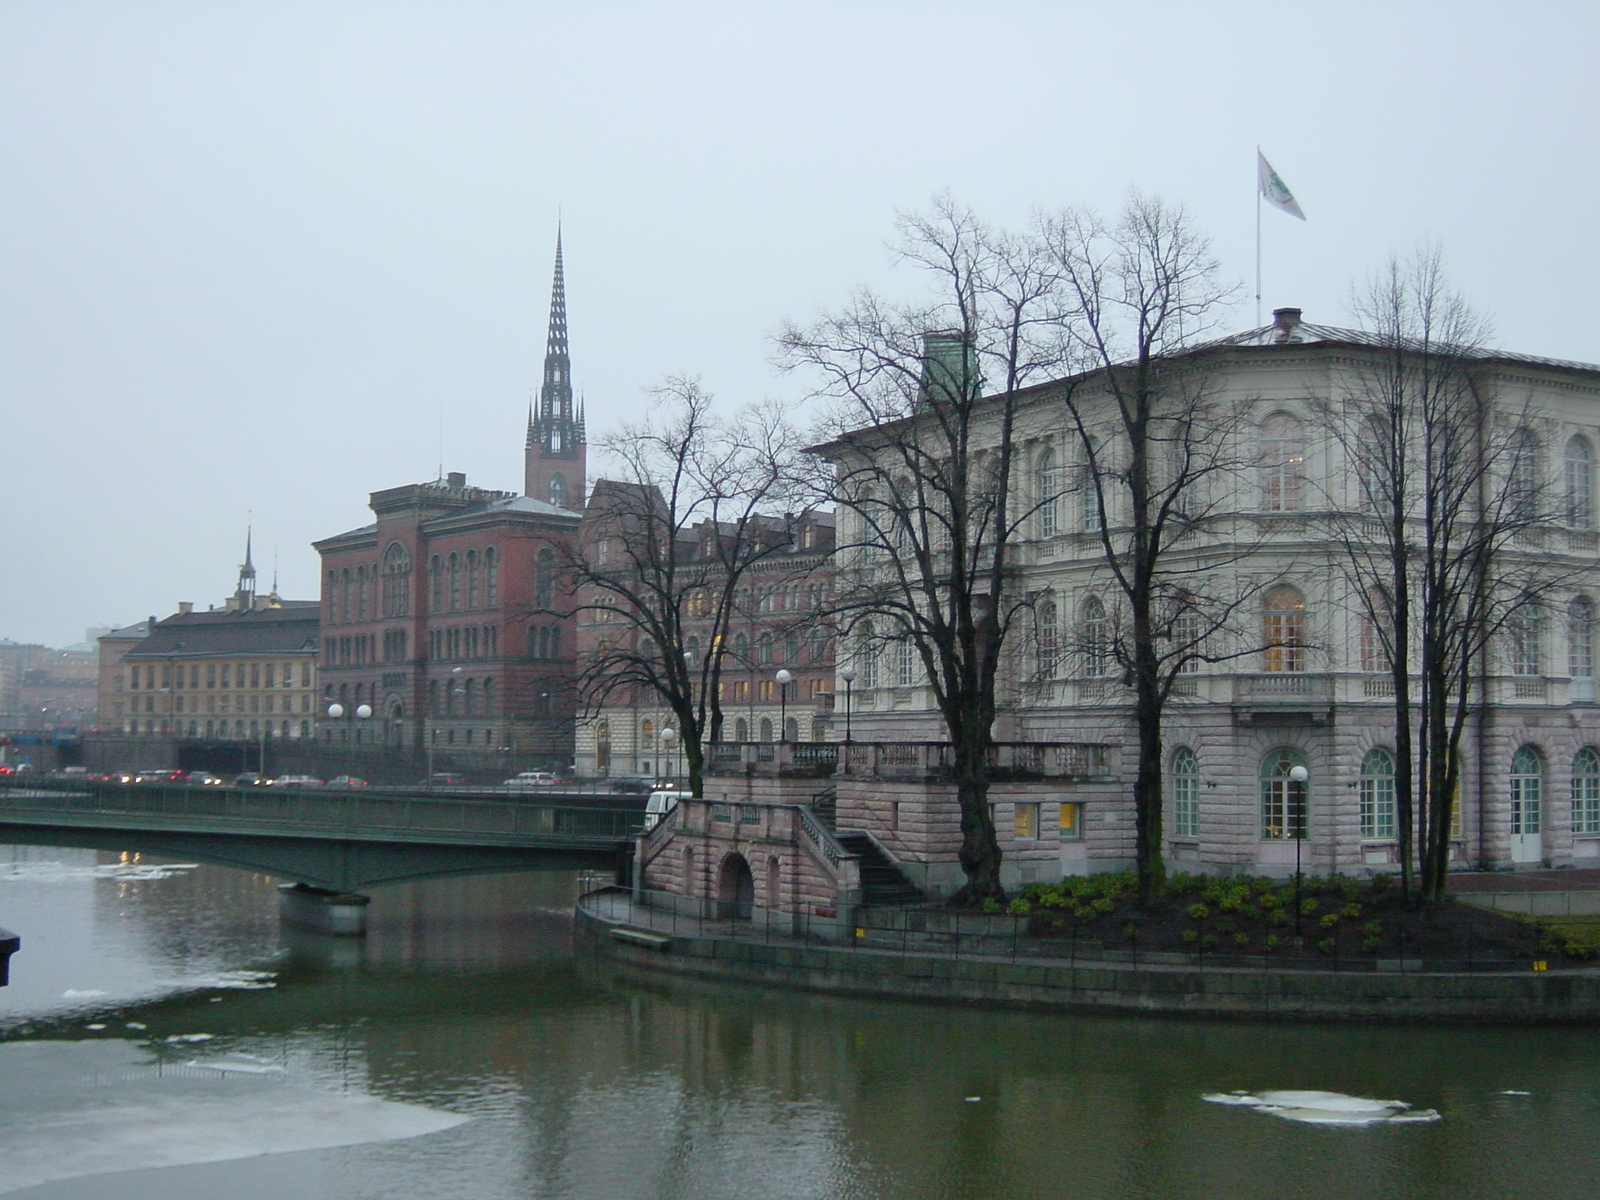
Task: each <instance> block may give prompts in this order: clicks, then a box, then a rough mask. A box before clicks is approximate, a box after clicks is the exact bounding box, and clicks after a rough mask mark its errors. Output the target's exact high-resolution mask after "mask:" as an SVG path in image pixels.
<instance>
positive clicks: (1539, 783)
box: [1511, 746, 1544, 835]
mask: <svg viewBox="0 0 1600 1200" xmlns="http://www.w3.org/2000/svg"><path fill="white" fill-rule="evenodd" d="M1543 831H1544V759H1542V758H1541V757H1540V756H1539V752H1538V751H1537V750H1535V749H1534V748H1533V747H1532V746H1521V747H1519V748H1518V749H1517V752H1516V753H1515V754H1513V755H1512V756H1511V832H1512V834H1514V835H1515V834H1529V833H1542V832H1543Z"/></svg>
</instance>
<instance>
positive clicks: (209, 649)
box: [127, 600, 320, 658]
mask: <svg viewBox="0 0 1600 1200" xmlns="http://www.w3.org/2000/svg"><path fill="white" fill-rule="evenodd" d="M319 628H320V622H319V614H318V606H317V602H316V601H315V600H285V601H284V602H283V604H282V607H279V608H258V609H256V610H254V611H252V612H226V611H212V612H203V613H179V614H177V615H176V616H171V617H167V618H166V619H165V620H163V621H158V622H156V627H155V629H154V630H152V631H151V633H150V636H149V637H147V638H145V639H144V641H142V642H140V643H139V644H138V645H137V646H135V647H134V648H133V649H132V650H130V651H129V652H128V654H127V657H128V658H174V657H184V658H204V657H219V656H223V655H229V654H309V653H314V652H315V651H316V648H317V631H318V629H319Z"/></svg>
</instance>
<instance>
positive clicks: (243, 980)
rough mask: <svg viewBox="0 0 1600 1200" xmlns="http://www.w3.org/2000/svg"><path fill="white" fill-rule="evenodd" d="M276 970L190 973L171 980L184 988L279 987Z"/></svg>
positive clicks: (176, 985)
mask: <svg viewBox="0 0 1600 1200" xmlns="http://www.w3.org/2000/svg"><path fill="white" fill-rule="evenodd" d="M277 977H278V973H277V972H276V971H214V972H212V973H211V974H209V975H190V976H188V977H187V978H184V979H174V980H171V981H169V982H170V985H171V986H172V987H183V988H233V989H237V990H243V991H254V990H256V989H259V988H273V987H277V986H278V985H277V983H275V982H274V981H275V980H276V979H277Z"/></svg>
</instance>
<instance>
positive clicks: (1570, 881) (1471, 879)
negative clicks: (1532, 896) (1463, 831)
mask: <svg viewBox="0 0 1600 1200" xmlns="http://www.w3.org/2000/svg"><path fill="white" fill-rule="evenodd" d="M1445 886H1446V887H1447V888H1448V889H1449V891H1450V893H1451V894H1452V895H1456V896H1465V895H1471V894H1472V893H1474V892H1600V870H1587V869H1585V870H1563V871H1462V872H1459V873H1457V874H1453V875H1451V876H1450V877H1449V880H1448V881H1447V883H1446V885H1445Z"/></svg>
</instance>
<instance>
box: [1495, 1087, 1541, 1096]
mask: <svg viewBox="0 0 1600 1200" xmlns="http://www.w3.org/2000/svg"><path fill="white" fill-rule="evenodd" d="M1500 1094H1501V1095H1502V1096H1531V1095H1533V1093H1532V1092H1519V1091H1517V1090H1516V1089H1515V1088H1507V1089H1506V1090H1505V1091H1503V1092H1501V1093H1500Z"/></svg>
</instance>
